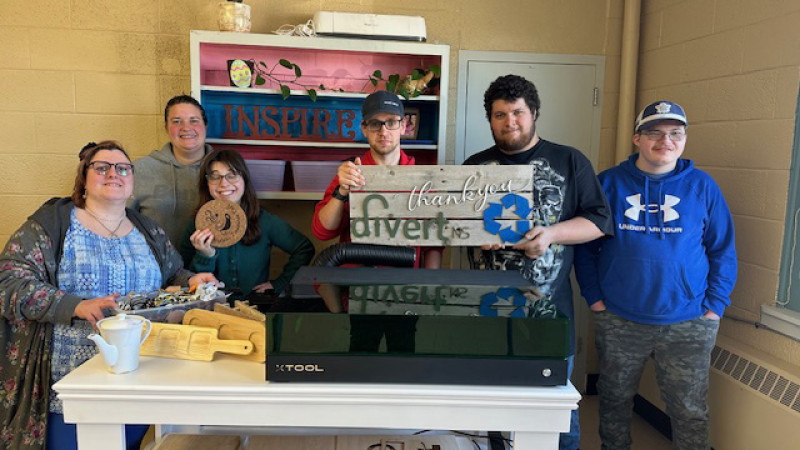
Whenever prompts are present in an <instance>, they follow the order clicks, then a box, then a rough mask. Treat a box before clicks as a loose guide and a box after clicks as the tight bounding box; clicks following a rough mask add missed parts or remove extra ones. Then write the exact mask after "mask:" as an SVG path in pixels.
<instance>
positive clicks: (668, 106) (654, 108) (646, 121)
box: [633, 100, 689, 133]
mask: <svg viewBox="0 0 800 450" xmlns="http://www.w3.org/2000/svg"><path fill="white" fill-rule="evenodd" d="M662 120H677V121H678V122H680V123H682V124H684V125H689V122H688V121H687V120H686V113H685V112H684V111H683V108H682V107H681V105H679V104H677V103H673V102H670V101H667V100H659V101H657V102H653V103H650V104H649V105H647V106H645V107H644V109H643V110H642V112H640V113H639V115H638V116H637V117H636V124H635V125H634V127H633V131H634V133H638V132H639V131H641V130H642V128H644V127H645V125H654V124H656V123H658V122H660V121H662Z"/></svg>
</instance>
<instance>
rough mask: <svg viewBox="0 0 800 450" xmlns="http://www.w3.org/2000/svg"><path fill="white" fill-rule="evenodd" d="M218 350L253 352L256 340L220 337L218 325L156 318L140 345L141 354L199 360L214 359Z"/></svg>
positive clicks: (236, 353)
mask: <svg viewBox="0 0 800 450" xmlns="http://www.w3.org/2000/svg"><path fill="white" fill-rule="evenodd" d="M216 352H223V353H232V354H235V355H249V354H250V353H252V352H253V343H252V342H250V341H248V340H225V339H219V338H218V337H217V330H216V329H214V328H208V327H198V326H193V325H178V324H171V323H156V322H154V323H153V330H152V331H151V332H150V336H148V337H147V339H145V341H144V342H143V343H142V346H141V347H140V349H139V354H141V355H146V356H163V357H166V358H177V359H190V360H197V361H211V360H213V359H214V353H216Z"/></svg>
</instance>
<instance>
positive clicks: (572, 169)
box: [464, 139, 614, 319]
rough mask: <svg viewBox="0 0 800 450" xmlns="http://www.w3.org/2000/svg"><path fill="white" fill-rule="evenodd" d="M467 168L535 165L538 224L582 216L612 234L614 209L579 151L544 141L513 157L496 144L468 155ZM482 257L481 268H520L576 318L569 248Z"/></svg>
mask: <svg viewBox="0 0 800 450" xmlns="http://www.w3.org/2000/svg"><path fill="white" fill-rule="evenodd" d="M464 164H465V165H482V164H501V165H517V164H526V165H532V166H534V167H535V170H534V171H533V186H534V193H533V209H534V213H533V214H534V220H535V222H536V224H537V225H544V226H547V225H553V224H556V223H558V222H562V221H565V220H569V219H572V218H573V217H584V218H586V219H588V220H589V221H591V222H592V223H594V224H595V225H597V228H599V229H600V230H601V231H602V232H603V233H605V234H606V235H609V236H610V235H613V234H614V222H613V218H612V216H611V209H610V207H609V205H608V201H607V200H606V197H605V194H604V193H603V189H602V187H601V186H600V183H599V182H598V181H597V177H596V176H595V173H594V169H592V164H591V163H590V162H589V160H588V159H587V158H586V156H584V155H583V153H581V152H580V151H578V150H577V149H575V148H572V147H568V146H566V145H559V144H555V143H553V142H549V141H546V140H544V139H540V140H539V142H538V143H537V144H536V145H535V146H534V147H533V148H531V149H530V150H527V151H525V152H522V153H518V154H513V155H507V154H505V153H503V152H502V151H500V149H499V148H497V146H493V147H491V148H489V149H487V150H484V151H482V152H480V153H476V154H474V155H472V156H470V157H469V158H468V159H467V160H466V161H464ZM483 255H484V257H483V258H482V261H481V266H482V268H486V269H494V270H510V269H516V270H519V271H520V272H521V273H522V276H523V277H525V279H527V280H528V281H530V282H531V284H532V285H533V287H534V288H535V291H536V292H538V293H540V294H541V296H542V297H549V298H550V300H551V301H552V302H553V303H554V304H555V305H556V307H558V309H559V310H561V312H563V313H564V314H566V315H567V316H568V317H569V318H570V319H572V318H573V316H574V312H573V308H572V287H571V286H570V282H569V272H570V270H571V269H572V259H573V248H572V246H571V245H560V244H552V245H551V246H550V248H549V249H548V251H547V252H546V253H545V254H544V255H542V256H540V257H539V258H536V259H530V258H527V257H526V256H525V254H524V253H523V252H522V251H520V250H513V249H511V248H508V249H503V250H493V251H486V252H483Z"/></svg>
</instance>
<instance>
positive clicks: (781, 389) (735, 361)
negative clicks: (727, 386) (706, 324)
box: [711, 346, 800, 413]
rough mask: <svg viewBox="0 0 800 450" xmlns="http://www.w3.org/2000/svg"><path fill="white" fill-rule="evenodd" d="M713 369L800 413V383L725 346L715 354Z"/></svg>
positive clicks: (712, 356) (715, 350)
mask: <svg viewBox="0 0 800 450" xmlns="http://www.w3.org/2000/svg"><path fill="white" fill-rule="evenodd" d="M711 368H712V370H715V371H717V372H720V373H723V374H725V375H727V376H729V377H731V378H733V379H734V380H736V381H738V382H740V383H742V384H743V385H745V386H747V387H749V388H751V389H753V390H754V391H756V392H759V393H761V394H763V395H765V396H767V397H769V398H770V399H772V400H773V401H775V402H778V403H780V404H781V405H783V406H785V407H787V408H789V409H791V410H792V411H794V412H795V413H800V395H798V393H800V383H798V380H792V379H789V378H788V376H789V375H788V374H781V373H778V372H776V371H774V370H772V369H771V368H769V367H765V366H764V365H763V364H761V363H759V362H756V361H751V360H749V359H748V358H746V357H744V356H742V355H737V354H736V353H733V352H731V351H729V350H726V349H724V348H722V347H719V346H715V347H714V350H713V351H712V352H711Z"/></svg>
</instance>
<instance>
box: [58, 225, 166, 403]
mask: <svg viewBox="0 0 800 450" xmlns="http://www.w3.org/2000/svg"><path fill="white" fill-rule="evenodd" d="M75 211H76V209H73V210H72V213H71V214H70V226H69V230H68V231H67V235H66V237H65V238H64V247H63V248H64V250H63V251H64V253H63V255H62V257H61V263H60V264H59V266H58V275H57V276H58V288H59V289H63V290H64V291H67V292H68V293H70V294H73V295H78V296H81V297H85V298H87V299H88V298H95V297H103V296H106V295H110V294H113V293H120V294H122V295H125V294H127V293H129V292H150V291H152V290H155V289H158V288H160V287H161V283H162V279H161V270H160V268H159V267H158V262H157V261H156V258H155V256H154V255H153V252H152V251H151V250H150V246H149V245H147V241H145V238H144V236H143V235H142V233H141V232H140V231H139V230H138V229H137V228H136V227H134V228H133V231H132V232H130V233H129V234H128V235H127V236H123V237H121V238H105V237H102V236H98V235H96V234H94V233H93V232H91V231H89V230H88V229H87V228H86V227H84V226H83V225H82V224H81V223H80V222H79V221H78V218H77V217H76V215H75ZM91 332H92V327H91V325H89V322H87V321H85V320H75V321H73V324H72V326H68V325H59V324H57V325H56V326H55V327H54V330H53V355H52V358H51V374H52V378H53V379H52V382H53V383H55V382H56V381H58V380H60V379H61V378H63V377H64V376H65V375H66V374H68V373H69V372H70V371H72V370H73V369H74V368H76V367H78V366H79V365H81V364H83V363H84V362H85V361H86V360H88V359H89V358H91V357H92V356H94V355H95V354H97V350H96V348H95V344H94V342H92V341H91V340H89V339H88V338H87V336H89V334H90V333H91ZM50 397H51V398H50V412H55V413H61V402H60V401H58V399H57V398H56V396H55V391H54V390H53V391H51V396H50Z"/></svg>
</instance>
